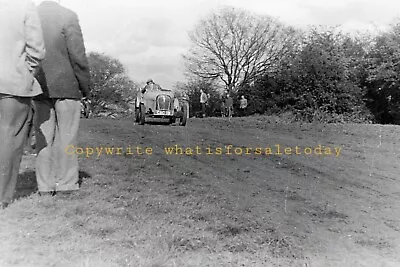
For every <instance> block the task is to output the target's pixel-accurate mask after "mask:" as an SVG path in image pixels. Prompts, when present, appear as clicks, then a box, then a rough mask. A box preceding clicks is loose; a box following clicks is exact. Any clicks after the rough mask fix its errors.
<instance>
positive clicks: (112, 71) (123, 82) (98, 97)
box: [88, 52, 138, 114]
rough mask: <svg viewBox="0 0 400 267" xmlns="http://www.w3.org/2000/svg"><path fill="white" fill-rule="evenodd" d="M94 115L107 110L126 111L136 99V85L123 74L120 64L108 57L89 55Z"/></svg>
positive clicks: (96, 54) (98, 54) (95, 54)
mask: <svg viewBox="0 0 400 267" xmlns="http://www.w3.org/2000/svg"><path fill="white" fill-rule="evenodd" d="M88 60H89V64H90V74H91V81H92V105H93V107H94V113H96V114H98V113H102V112H105V111H106V110H107V109H110V108H111V109H115V108H114V107H116V109H118V110H127V109H128V108H129V105H128V103H130V102H132V101H133V99H134V98H135V97H136V92H137V88H138V86H137V84H135V83H134V82H133V81H132V80H131V79H130V78H129V77H128V76H127V75H126V72H125V68H124V66H123V65H122V63H121V62H120V61H119V60H117V59H114V58H112V57H110V56H107V55H104V54H100V53H93V52H92V53H89V54H88Z"/></svg>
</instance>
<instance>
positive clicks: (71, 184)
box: [35, 1, 90, 195]
mask: <svg viewBox="0 0 400 267" xmlns="http://www.w3.org/2000/svg"><path fill="white" fill-rule="evenodd" d="M38 12H39V17H40V19H41V22H42V28H43V33H44V41H45V46H46V51H47V56H46V59H45V60H44V61H43V65H42V66H43V69H42V70H43V71H42V72H40V73H39V75H38V80H39V82H40V84H41V86H42V89H43V91H44V94H43V95H41V96H40V98H37V99H36V101H35V102H36V103H35V104H36V105H35V106H36V112H37V121H36V123H35V126H36V134H37V136H36V142H37V161H36V178H37V182H38V188H39V194H50V195H54V194H55V193H56V192H66V193H70V192H72V191H74V190H78V189H79V184H78V180H79V176H78V174H79V166H78V157H77V155H76V154H75V153H73V154H72V155H71V154H67V149H68V147H71V146H76V142H77V134H78V129H79V122H80V107H81V104H80V103H81V99H82V97H83V99H87V98H90V89H89V83H90V72H89V64H88V60H87V58H86V54H85V46H84V41H83V37H82V32H81V27H80V25H79V21H78V16H77V15H76V14H75V13H74V12H73V11H71V10H69V9H67V8H65V7H62V6H61V5H60V4H59V1H43V2H42V3H41V4H40V5H39V6H38Z"/></svg>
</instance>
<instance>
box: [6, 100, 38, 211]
mask: <svg viewBox="0 0 400 267" xmlns="http://www.w3.org/2000/svg"><path fill="white" fill-rule="evenodd" d="M31 119H32V108H31V98H30V97H17V96H5V95H2V94H0V138H1V144H0V204H8V203H10V202H11V201H12V200H13V196H14V192H15V187H16V185H17V177H18V173H19V168H20V165H21V159H22V154H23V150H24V146H25V143H26V140H27V138H28V132H29V124H30V121H31Z"/></svg>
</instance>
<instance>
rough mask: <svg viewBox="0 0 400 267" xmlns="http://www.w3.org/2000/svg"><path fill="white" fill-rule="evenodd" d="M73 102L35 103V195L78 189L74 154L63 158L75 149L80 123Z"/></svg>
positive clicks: (56, 100) (68, 100)
mask: <svg viewBox="0 0 400 267" xmlns="http://www.w3.org/2000/svg"><path fill="white" fill-rule="evenodd" d="M80 107H81V106H80V101H79V100H77V99H47V100H35V112H36V116H35V122H34V125H35V134H36V152H37V158H36V179H37V183H38V189H39V192H51V191H67V190H68V191H69V190H78V189H79V184H78V181H79V166H78V157H77V155H76V154H73V155H71V153H69V154H67V152H66V150H67V148H68V146H70V145H73V146H76V142H77V135H78V129H79V122H80Z"/></svg>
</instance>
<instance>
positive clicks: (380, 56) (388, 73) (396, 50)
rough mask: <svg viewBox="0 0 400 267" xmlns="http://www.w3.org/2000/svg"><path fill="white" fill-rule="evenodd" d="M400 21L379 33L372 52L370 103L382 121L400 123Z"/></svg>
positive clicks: (370, 58) (369, 76) (369, 67)
mask: <svg viewBox="0 0 400 267" xmlns="http://www.w3.org/2000/svg"><path fill="white" fill-rule="evenodd" d="M399 43H400V21H398V22H397V23H394V24H393V25H391V27H390V29H389V31H387V32H382V33H380V34H379V35H378V36H376V38H375V40H374V45H373V48H372V49H371V51H370V53H369V54H368V58H369V63H370V65H369V66H368V82H369V85H368V97H369V98H370V100H371V101H370V105H369V107H370V108H371V110H372V111H373V112H374V114H375V116H376V117H377V119H378V121H380V122H381V123H397V124H400V47H399Z"/></svg>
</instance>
